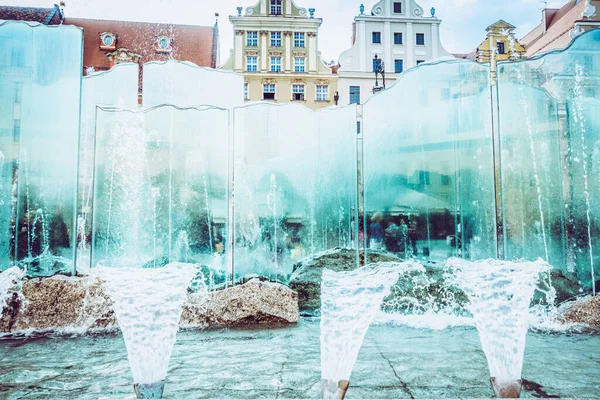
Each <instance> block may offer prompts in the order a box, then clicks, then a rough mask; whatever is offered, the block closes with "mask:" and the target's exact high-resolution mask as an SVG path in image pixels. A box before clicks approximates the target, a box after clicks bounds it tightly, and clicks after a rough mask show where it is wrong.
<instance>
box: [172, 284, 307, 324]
mask: <svg viewBox="0 0 600 400" xmlns="http://www.w3.org/2000/svg"><path fill="white" fill-rule="evenodd" d="M298 317H299V313H298V295H297V294H296V292H294V291H293V290H291V289H289V288H288V287H286V286H284V285H281V284H278V283H272V282H261V281H260V280H259V279H252V280H250V281H249V282H247V283H245V284H243V285H240V286H234V287H231V288H227V289H225V290H220V291H217V292H211V293H209V294H208V296H204V295H200V294H191V295H189V296H188V299H187V301H186V302H185V304H184V305H183V310H182V313H181V321H180V325H182V326H186V327H207V326H209V327H236V326H247V325H250V324H252V325H254V324H260V325H265V324H269V325H279V324H290V323H296V322H297V321H298Z"/></svg>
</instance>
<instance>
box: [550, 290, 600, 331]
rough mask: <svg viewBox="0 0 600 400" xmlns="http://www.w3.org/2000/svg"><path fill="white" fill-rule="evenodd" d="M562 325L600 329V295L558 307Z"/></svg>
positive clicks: (582, 298)
mask: <svg viewBox="0 0 600 400" xmlns="http://www.w3.org/2000/svg"><path fill="white" fill-rule="evenodd" d="M557 320H558V321H559V322H561V323H570V324H584V325H588V326H590V327H593V328H598V329H600V295H596V296H585V297H581V298H579V299H577V300H574V301H569V302H566V303H563V304H561V305H560V307H558V318H557Z"/></svg>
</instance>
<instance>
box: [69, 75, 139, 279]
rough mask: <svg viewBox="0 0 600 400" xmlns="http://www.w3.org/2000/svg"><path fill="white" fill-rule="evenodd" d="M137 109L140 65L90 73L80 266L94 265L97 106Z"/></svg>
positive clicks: (84, 92) (82, 149)
mask: <svg viewBox="0 0 600 400" xmlns="http://www.w3.org/2000/svg"><path fill="white" fill-rule="evenodd" d="M97 105H103V106H115V107H117V106H118V107H122V108H125V109H130V110H135V109H137V106H138V65H137V64H133V63H129V64H128V63H123V64H118V65H116V66H115V67H114V68H112V69H111V70H110V71H107V72H100V73H97V74H93V75H88V76H85V77H84V78H83V82H82V86H81V136H80V139H79V199H78V212H77V270H78V271H81V272H84V271H85V270H86V269H88V268H89V267H90V252H91V240H92V218H91V213H92V189H93V177H94V145H95V140H96V106H97Z"/></svg>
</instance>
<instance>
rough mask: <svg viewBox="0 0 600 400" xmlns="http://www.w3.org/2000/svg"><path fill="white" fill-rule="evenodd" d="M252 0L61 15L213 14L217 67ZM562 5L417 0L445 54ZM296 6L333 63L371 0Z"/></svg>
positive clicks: (75, 3)
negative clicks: (433, 20)
mask: <svg viewBox="0 0 600 400" xmlns="http://www.w3.org/2000/svg"><path fill="white" fill-rule="evenodd" d="M257 1H258V0H66V3H67V6H66V8H65V14H67V16H71V17H81V18H97V19H117V20H119V19H124V20H131V21H148V22H169V23H180V24H194V25H212V24H214V22H215V13H219V14H220V16H219V18H218V20H219V31H220V35H221V63H224V62H225V61H226V60H227V58H228V56H229V52H230V49H231V48H232V47H233V29H232V26H231V24H230V23H229V18H228V17H229V16H230V15H236V14H237V11H236V8H237V7H238V6H241V7H244V8H245V7H248V6H251V5H254V4H255V3H256V2H257ZM567 1H568V0H547V1H540V0H417V2H418V3H419V4H420V5H421V6H422V7H423V9H424V10H425V15H429V10H430V9H431V7H435V9H436V16H437V17H438V18H439V19H441V20H442V24H441V26H440V37H441V42H442V45H443V46H444V48H445V49H446V50H448V51H449V52H451V53H470V52H471V51H472V50H473V49H475V48H476V47H477V46H478V45H479V44H480V43H481V42H482V41H483V40H484V39H485V34H486V32H485V28H486V27H487V26H489V25H491V24H492V23H494V22H496V21H498V20H499V19H503V20H505V21H506V22H508V23H511V24H513V25H514V26H516V27H517V31H516V33H517V38H521V37H523V36H524V35H525V34H526V33H527V32H529V31H530V30H531V29H533V28H534V27H535V26H536V25H538V24H539V23H540V21H541V18H542V12H541V10H542V9H543V8H544V4H547V6H548V7H551V8H552V7H560V6H562V5H563V4H565V3H566V2H567ZM295 2H296V4H297V5H298V6H299V7H304V8H307V9H308V8H310V7H313V8H315V9H316V13H315V17H317V18H322V19H323V24H322V25H321V29H320V31H319V36H318V40H319V50H320V51H321V53H322V56H323V59H324V60H325V61H332V60H334V61H337V60H338V57H339V54H340V53H341V52H342V51H344V50H346V49H347V48H349V47H350V45H351V43H350V38H351V35H352V22H353V20H354V17H355V16H356V15H357V14H359V7H360V5H361V3H364V5H365V10H366V11H365V13H368V12H369V11H370V10H371V8H372V7H373V6H374V5H375V4H376V3H377V0H295ZM54 3H58V0H54V1H53V0H0V4H2V5H13V6H17V5H18V6H34V7H47V8H51V7H52V6H53V4H54Z"/></svg>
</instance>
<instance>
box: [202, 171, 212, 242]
mask: <svg viewBox="0 0 600 400" xmlns="http://www.w3.org/2000/svg"><path fill="white" fill-rule="evenodd" d="M202 170H203V171H204V172H203V174H202V183H203V184H204V200H205V201H204V204H205V205H206V227H207V229H208V243H209V245H210V251H211V252H212V251H215V245H214V240H213V232H212V220H211V215H210V213H211V208H210V198H209V197H208V182H207V180H206V172H205V171H206V170H205V169H204V164H202Z"/></svg>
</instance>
